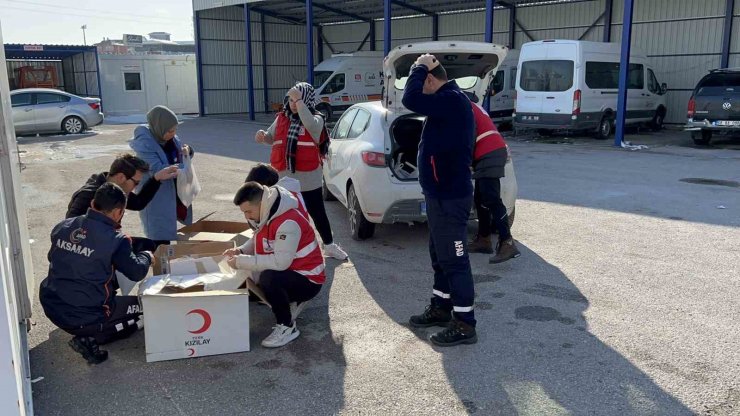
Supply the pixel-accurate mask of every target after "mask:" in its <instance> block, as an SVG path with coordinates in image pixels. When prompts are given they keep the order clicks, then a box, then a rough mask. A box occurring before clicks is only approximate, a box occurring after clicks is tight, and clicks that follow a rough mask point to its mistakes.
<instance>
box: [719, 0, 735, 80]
mask: <svg viewBox="0 0 740 416" xmlns="http://www.w3.org/2000/svg"><path fill="white" fill-rule="evenodd" d="M734 10H735V0H727V6H726V8H725V29H724V33H723V34H722V61H721V62H722V63H721V64H720V67H722V68H727V67H728V66H729V64H730V43H731V40H732V13H733V11H734Z"/></svg>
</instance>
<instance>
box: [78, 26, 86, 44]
mask: <svg viewBox="0 0 740 416" xmlns="http://www.w3.org/2000/svg"><path fill="white" fill-rule="evenodd" d="M80 29H82V40H83V42H85V46H87V36H86V35H85V29H87V25H82V27H80Z"/></svg>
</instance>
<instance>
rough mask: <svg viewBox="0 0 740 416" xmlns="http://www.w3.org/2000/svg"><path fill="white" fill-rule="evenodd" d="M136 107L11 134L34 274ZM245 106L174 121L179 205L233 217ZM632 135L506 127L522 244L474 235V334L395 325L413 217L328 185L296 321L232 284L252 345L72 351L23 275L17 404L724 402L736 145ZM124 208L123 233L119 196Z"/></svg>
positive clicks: (129, 222) (180, 409)
mask: <svg viewBox="0 0 740 416" xmlns="http://www.w3.org/2000/svg"><path fill="white" fill-rule="evenodd" d="M134 127H135V126H132V125H103V126H100V127H98V128H96V129H95V131H94V132H93V133H91V134H86V135H81V136H74V137H70V136H45V137H29V138H20V139H19V143H20V149H21V150H22V151H23V154H22V161H23V163H24V166H25V169H24V170H23V171H22V182H23V189H24V193H25V196H26V206H27V209H28V219H29V227H30V235H31V238H32V239H33V242H32V245H31V247H32V252H33V263H34V269H35V270H34V274H35V278H36V281H37V283H39V282H40V281H41V280H42V279H43V278H44V277H45V274H46V271H47V268H48V262H47V260H46V254H47V252H48V250H49V247H50V241H49V231H50V230H51V228H52V227H53V225H54V224H56V223H57V222H58V221H60V220H61V219H62V218H63V216H64V212H65V210H66V206H67V203H68V201H69V197H70V196H71V194H72V192H74V190H76V189H77V188H78V187H79V186H81V185H82V184H83V183H84V182H85V180H86V179H87V178H88V177H89V175H90V174H92V173H96V172H101V171H104V170H107V168H108V166H109V164H110V162H111V161H112V159H113V156H114V155H115V154H116V153H118V152H120V151H124V150H126V148H127V145H126V142H127V140H128V139H129V138H130V137H131V133H132V131H133V128H134ZM260 127H262V125H260V124H258V123H257V124H255V123H244V122H240V121H239V120H235V119H215V118H207V119H189V120H186V121H185V122H184V123H183V124H182V125H181V126H180V137H181V138H182V139H183V140H184V142H185V143H189V144H191V145H192V146H193V147H194V148H195V151H196V156H195V158H194V163H195V164H196V168H197V169H198V175H199V178H200V181H201V184H203V187H204V190H203V193H202V194H201V195H199V196H198V199H197V200H196V202H195V217H196V218H197V217H199V216H202V215H205V214H207V213H210V212H212V211H217V213H216V214H214V215H215V216H217V217H218V218H219V219H224V220H234V221H238V220H241V215H240V212H239V211H238V210H237V209H236V207H234V206H233V205H232V204H231V203H230V200H231V197H232V195H233V193H234V191H235V190H236V189H237V187H238V186H239V185H240V184H241V183H242V181H243V180H244V178H245V177H246V174H247V172H248V170H249V169H250V167H251V166H252V165H253V164H254V163H255V162H258V161H266V160H268V155H269V148H267V147H263V146H260V145H257V144H255V143H254V141H253V139H252V138H253V136H254V132H255V131H256V130H257V129H258V128H260ZM558 138H560V139H561V140H558ZM565 139H568V140H565ZM630 139H631V140H632V141H633V142H634V143H641V142H642V143H648V144H649V148H648V149H643V150H635V151H630V150H623V149H616V148H613V147H611V146H610V145H609V143H604V142H597V141H594V140H592V139H589V138H570V137H568V136H558V137H556V138H554V139H553V138H544V139H543V138H538V137H536V136H527V135H516V136H514V135H513V134H512V135H510V146H511V148H512V152H513V157H514V163H515V167H516V173H517V179H518V183H519V199H518V201H517V205H516V222H515V224H514V227H513V230H512V231H513V234H514V236H515V238H516V239H517V241H518V245H519V247H520V249H521V251H522V257H520V258H518V259H515V260H512V261H510V262H507V263H504V264H500V265H489V264H488V256H487V255H480V254H476V255H472V267H473V273H474V280H475V282H476V293H477V299H476V314H477V318H478V322H479V325H478V332H479V342H478V343H477V344H475V345H470V346H460V347H455V348H448V349H443V348H437V347H433V346H431V345H430V343H429V342H428V341H427V337H428V336H429V335H430V334H431V333H433V330H431V329H430V330H418V329H411V328H409V326H408V325H407V321H408V317H409V316H410V315H412V314H416V313H419V312H421V311H422V310H423V309H424V306H425V305H426V304H427V302H428V299H429V297H430V295H431V282H432V271H431V266H430V262H429V256H428V252H427V239H428V231H427V228H426V227H425V226H424V225H416V226H408V225H404V224H396V225H384V226H380V227H378V229H377V232H376V236H375V238H374V239H372V240H368V241H364V242H355V241H352V240H351V238H350V236H349V231H348V225H347V212H346V209H345V208H344V207H343V206H342V205H340V204H339V203H338V202H330V203H327V209H328V212H329V216H330V219H331V222H332V226H333V229H334V235H335V239H336V241H337V242H338V243H339V244H340V245H342V246H343V247H344V248H345V249H346V250H347V251H348V253H349V255H350V261H348V262H344V263H342V262H339V261H336V260H327V274H328V279H327V283H326V285H325V287H324V288H323V289H322V291H321V293H320V294H319V296H318V297H317V298H316V299H314V300H313V301H312V303H311V304H310V305H309V307H308V308H307V309H306V310H305V311H304V312H303V314H302V315H301V318H300V319H299V320H298V326H299V328H300V330H301V331H302V335H301V337H300V338H299V339H298V340H296V341H295V342H293V343H291V344H289V345H288V346H286V347H284V348H280V349H265V348H262V347H261V346H259V342H260V340H261V339H262V338H264V337H265V336H266V335H267V334H268V333H269V332H270V328H271V326H272V325H273V323H274V320H273V318H272V315H271V313H270V311H269V310H268V309H267V308H265V307H261V306H256V305H254V304H252V306H251V308H252V309H251V311H250V316H251V322H250V325H251V334H252V335H251V342H252V345H253V349H252V351H251V352H246V353H240V354H230V355H222V356H211V357H202V358H198V359H187V360H176V361H167V362H159V363H151V364H148V363H146V360H145V351H144V333H143V332H139V333H137V334H135V335H134V336H132V337H131V338H129V339H127V340H124V341H120V342H117V343H114V344H111V345H109V346H106V348H107V349H108V350H109V352H110V358H109V359H108V361H107V362H105V363H103V364H101V365H98V366H90V365H88V364H86V363H85V362H84V361H83V360H82V358H81V357H80V356H79V355H78V354H77V353H75V352H74V351H72V350H71V349H70V348H69V347H68V346H67V341H68V340H69V339H70V338H71V337H70V335H68V334H66V333H64V332H63V331H60V330H59V329H56V328H55V327H54V326H53V325H52V324H51V323H50V322H49V321H48V320H47V319H46V318H45V317H44V315H43V311H42V310H41V308H40V305H39V304H38V294H36V295H35V296H36V300H35V305H34V320H35V325H34V326H33V328H32V330H31V333H30V334H29V338H30V348H31V351H30V356H31V367H32V376H33V378H34V379H36V378H39V377H43V379H42V380H39V381H38V382H36V383H34V384H33V398H34V407H35V411H36V414H39V415H88V416H89V415H99V414H116V415H118V414H120V415H155V414H156V415H160V414H161V415H171V414H172V415H185V414H202V415H231V414H250V415H252V414H275V415H286V414H307V415H331V414H363V415H365V414H455V415H457V414H481V415H496V414H502V415H513V414H521V415H554V414H574V415H672V416H673V415H684V414H706V415H737V414H740V378H739V377H738V374H740V352H739V351H740V350H739V349H738V348H737V345H738V344H740V324H738V314H739V313H740V312H739V311H740V300H739V299H740V298H739V297H738V293H740V292H739V288H740V183H738V182H740V168H738V166H739V164H738V163H739V162H740V152H738V149H737V148H736V146H735V143H736V142H734V141H732V140H730V139H727V140H726V141H719V142H718V144H716V145H714V146H711V147H708V148H697V147H695V146H693V144H691V140H690V138H689V137H688V135H687V134H686V133H682V132H672V131H666V132H662V133H658V134H648V135H640V136H633V137H630ZM723 143H724V144H723ZM474 228H475V224H471V233H472V232H473V230H474ZM124 229H125V230H126V231H127V232H129V233H130V234H131V235H137V234H141V227H140V224H139V220H138V215H137V214H136V213H133V212H129V213H128V214H127V215H126V217H125V219H124ZM245 324H246V322H245Z"/></svg>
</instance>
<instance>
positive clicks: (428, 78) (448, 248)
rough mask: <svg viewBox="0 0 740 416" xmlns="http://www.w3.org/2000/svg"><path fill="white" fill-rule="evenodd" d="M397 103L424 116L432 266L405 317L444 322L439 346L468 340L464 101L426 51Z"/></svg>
mask: <svg viewBox="0 0 740 416" xmlns="http://www.w3.org/2000/svg"><path fill="white" fill-rule="evenodd" d="M403 105H404V106H406V108H408V109H409V110H411V111H414V112H416V113H418V114H421V115H424V116H426V121H425V122H424V129H423V130H422V133H421V142H420V144H419V160H418V166H419V183H420V184H421V189H422V191H423V193H424V198H425V200H426V207H427V220H428V222H429V234H430V235H429V255H430V257H431V260H432V268H433V269H434V286H433V290H432V293H433V296H432V299H431V304H430V305H429V306H427V308H426V310H425V311H424V313H422V314H421V315H414V316H412V317H411V319H410V320H409V323H410V324H411V326H413V327H430V326H435V325H436V326H446V327H447V328H446V329H444V330H442V331H440V332H438V333H436V334H434V335H432V336H431V338H430V339H431V341H432V343H434V344H435V345H439V346H453V345H458V344H473V343H475V342H477V341H478V336H477V334H476V331H475V324H476V321H475V315H474V313H473V302H474V298H475V289H474V287H473V276H472V273H471V269H470V259H469V258H468V251H467V224H468V218H469V216H470V209H471V206H472V203H473V184H472V179H471V172H470V166H471V165H472V162H473V160H472V158H473V146H474V123H473V112H472V109H471V107H470V100H469V99H468V98H467V96H465V94H464V93H463V92H462V91H461V90H460V88H459V87H458V86H457V83H456V82H455V81H448V80H447V72H446V71H445V69H444V68H443V67H442V65H441V64H440V62H439V61H438V60H437V59H436V58H435V57H434V56H433V55H429V54H424V55H421V56H420V57H419V58H418V59H417V60H416V62H415V63H414V65H412V66H411V71H410V74H409V78H408V81H407V82H406V88H405V91H404V95H403Z"/></svg>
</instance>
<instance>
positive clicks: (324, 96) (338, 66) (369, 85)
mask: <svg viewBox="0 0 740 416" xmlns="http://www.w3.org/2000/svg"><path fill="white" fill-rule="evenodd" d="M382 74H383V52H382V51H377V52H376V51H363V52H353V53H342V54H335V55H332V57H331V58H329V59H326V60H324V61H322V62H321V63H320V64H318V65H317V66H316V67H315V68H314V71H313V77H314V88H316V98H318V99H319V100H321V101H322V102H321V104H319V105H318V106H317V110H319V111H321V112H323V113H324V114H326V115H327V117H328V118H329V119H331V118H332V116H333V115H337V114H340V113H341V112H343V111H344V110H346V109H348V108H349V107H350V106H351V105H353V104H357V103H362V102H365V101H377V100H380V97H381V93H382V90H383V84H382V80H383V76H382Z"/></svg>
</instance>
